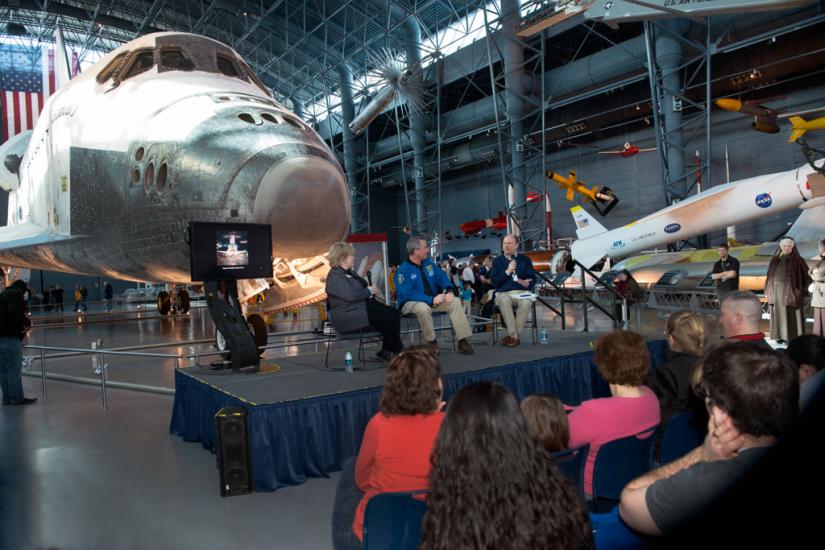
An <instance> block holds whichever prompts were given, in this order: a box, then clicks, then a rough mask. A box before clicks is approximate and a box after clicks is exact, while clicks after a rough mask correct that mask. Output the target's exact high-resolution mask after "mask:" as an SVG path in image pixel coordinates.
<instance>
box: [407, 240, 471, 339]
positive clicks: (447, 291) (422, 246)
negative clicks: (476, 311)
mask: <svg viewBox="0 0 825 550" xmlns="http://www.w3.org/2000/svg"><path fill="white" fill-rule="evenodd" d="M407 255H408V257H407V260H406V261H404V263H402V264H401V266H400V267H399V268H398V271H397V272H396V274H395V287H396V289H397V292H398V307H399V308H400V309H401V314H402V315H408V314H410V313H412V314H414V315H415V317H416V319H418V324H419V326H420V327H421V332H422V333H423V336H424V339H425V340H426V341H427V342H429V343H430V347H431V348H432V349H433V351H434V352H435V353H438V342H437V341H436V339H435V330H434V328H433V311H434V310H435V311H443V312H446V313H447V314H449V316H450V323H452V325H453V331H454V332H455V337H456V338H457V339H458V352H459V353H463V354H466V355H470V354H472V353H473V347H472V346H471V345H470V342H469V341H468V340H467V338H468V337H469V336H470V334H472V331H471V330H470V323H469V322H468V321H467V316H466V315H465V314H464V309H463V308H462V307H461V301H460V300H457V299H455V297H454V296H453V294H452V293H451V291H452V289H453V286H452V283H450V279H449V278H448V277H447V275H445V274H444V272H443V271H441V270H440V269H438V266H437V265H436V264H435V263H433V262H432V261H431V260H430V259H428V258H427V256H428V255H429V248H428V247H427V241H425V240H424V239H422V238H421V237H412V238H411V239H409V240H408V241H407ZM451 261H454V260H451Z"/></svg>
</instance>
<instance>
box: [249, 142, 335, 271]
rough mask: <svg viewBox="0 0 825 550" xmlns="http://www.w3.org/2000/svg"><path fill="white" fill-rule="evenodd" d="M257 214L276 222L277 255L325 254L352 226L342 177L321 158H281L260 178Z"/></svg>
mask: <svg viewBox="0 0 825 550" xmlns="http://www.w3.org/2000/svg"><path fill="white" fill-rule="evenodd" d="M254 218H255V221H256V222H257V223H268V224H271V225H272V249H273V252H274V253H275V255H276V256H277V257H291V258H294V257H306V256H309V255H314V254H322V253H325V252H327V251H329V247H330V245H331V244H332V243H333V242H336V241H339V240H341V239H343V237H344V236H345V235H346V234H347V232H348V229H349V221H350V206H349V193H348V188H347V184H346V180H345V179H344V175H343V174H342V173H341V171H340V170H339V168H338V167H337V166H336V165H334V164H333V163H331V162H330V161H329V160H326V159H324V158H321V157H316V156H311V155H304V156H293V157H290V158H288V159H285V160H282V161H280V162H278V163H277V164H275V165H273V166H272V167H271V168H270V169H269V171H268V172H267V173H266V174H265V175H264V177H263V178H262V179H261V184H260V186H259V188H258V193H257V196H256V197H255V207H254Z"/></svg>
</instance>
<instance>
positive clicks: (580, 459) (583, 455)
mask: <svg viewBox="0 0 825 550" xmlns="http://www.w3.org/2000/svg"><path fill="white" fill-rule="evenodd" d="M589 452H590V444H589V443H585V444H584V445H582V446H581V447H575V448H573V449H565V450H563V451H556V452H555V453H548V456H550V458H552V459H553V462H554V463H555V464H556V466H558V468H559V470H560V471H561V473H563V474H564V475H566V476H567V477H569V478H570V479H571V480H573V483H575V484H576V488H577V489H578V490H579V495H581V497H582V499H584V465H585V463H586V462H587V453H589Z"/></svg>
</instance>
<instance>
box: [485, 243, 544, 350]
mask: <svg viewBox="0 0 825 550" xmlns="http://www.w3.org/2000/svg"><path fill="white" fill-rule="evenodd" d="M501 248H502V252H503V253H502V255H501V256H497V257H496V259H495V260H493V271H492V273H491V274H490V279H491V280H492V281H493V286H494V287H495V289H496V305H497V306H498V309H499V311H500V312H501V319H502V320H503V321H504V326H506V327H507V336H505V337H504V338H502V339H501V344H502V345H503V346H506V347H508V348H514V347H516V346H517V345H519V333H520V332H521V330H522V329H523V328H524V323H525V322H526V321H527V315H529V313H530V308H532V307H533V302H532V301H531V300H529V299H526V298H520V297H519V295H523V294H524V293H526V292H530V290H531V289H532V283H533V281H535V280H536V271H535V270H534V269H533V261H532V260H530V258H528V257H527V256H525V255H524V254H518V239H517V238H516V236H515V235H512V234H509V235H506V236H505V237H504V239H503V240H502V241H501ZM513 306H516V316H515V318H513Z"/></svg>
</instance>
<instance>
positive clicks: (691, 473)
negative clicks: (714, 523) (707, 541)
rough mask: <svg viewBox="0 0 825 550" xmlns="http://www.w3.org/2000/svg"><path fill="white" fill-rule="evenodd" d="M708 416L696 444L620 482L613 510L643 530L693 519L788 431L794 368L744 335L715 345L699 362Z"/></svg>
mask: <svg viewBox="0 0 825 550" xmlns="http://www.w3.org/2000/svg"><path fill="white" fill-rule="evenodd" d="M698 368H700V369H701V384H700V385H701V390H702V392H703V393H704V396H705V404H706V406H707V409H708V413H709V415H710V418H709V420H708V435H707V437H706V438H705V441H704V443H703V444H702V445H701V446H699V447H697V448H696V449H694V450H693V451H691V452H689V453H688V454H686V455H685V456H683V457H682V458H680V459H678V460H676V461H675V462H672V463H670V464H666V465H664V466H662V467H661V468H658V469H656V470H653V471H652V472H649V473H647V474H645V475H643V476H641V477H640V478H638V479H635V480H633V481H631V482H630V483H628V484H627V486H626V487H625V488H624V490H623V491H622V497H621V503H620V505H619V515H620V516H621V518H622V519H623V520H624V521H625V523H626V524H627V525H629V526H630V527H632V528H633V529H635V530H636V531H638V532H640V533H644V534H648V535H659V534H665V535H667V534H671V533H675V532H677V531H679V529H680V528H682V527H684V526H685V525H687V524H688V523H689V522H691V521H693V520H695V519H696V518H697V517H698V516H699V515H700V514H701V513H702V512H703V511H705V510H706V509H707V508H708V507H709V506H711V505H712V504H713V503H714V502H715V500H716V499H717V498H718V497H719V496H721V495H722V494H723V493H724V492H725V491H726V490H727V489H728V488H730V487H732V486H733V485H734V484H735V483H736V482H737V481H738V480H739V479H741V478H742V477H743V476H744V475H745V474H747V473H748V472H749V470H750V469H751V468H752V467H753V466H754V465H755V464H757V463H758V462H759V461H760V460H761V459H762V458H763V457H764V455H765V454H766V452H767V451H768V449H769V448H770V447H771V446H772V445H774V444H775V443H776V442H777V440H778V439H779V438H780V437H781V436H783V435H784V434H785V433H787V432H788V430H789V429H790V427H791V426H792V425H793V423H794V422H795V421H796V419H797V417H798V412H799V408H798V407H799V405H798V401H799V381H798V374H797V370H796V367H795V366H794V365H793V363H792V362H791V361H789V360H788V359H787V358H786V357H784V356H781V355H779V354H776V353H774V352H772V351H770V350H767V349H764V348H762V347H760V346H756V345H754V344H753V343H750V342H735V343H726V344H722V345H720V346H719V347H717V348H716V349H714V350H713V351H712V352H710V353H709V354H708V355H706V356H705V358H704V359H703V361H702V363H701V364H700V365H699V367H698Z"/></svg>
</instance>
